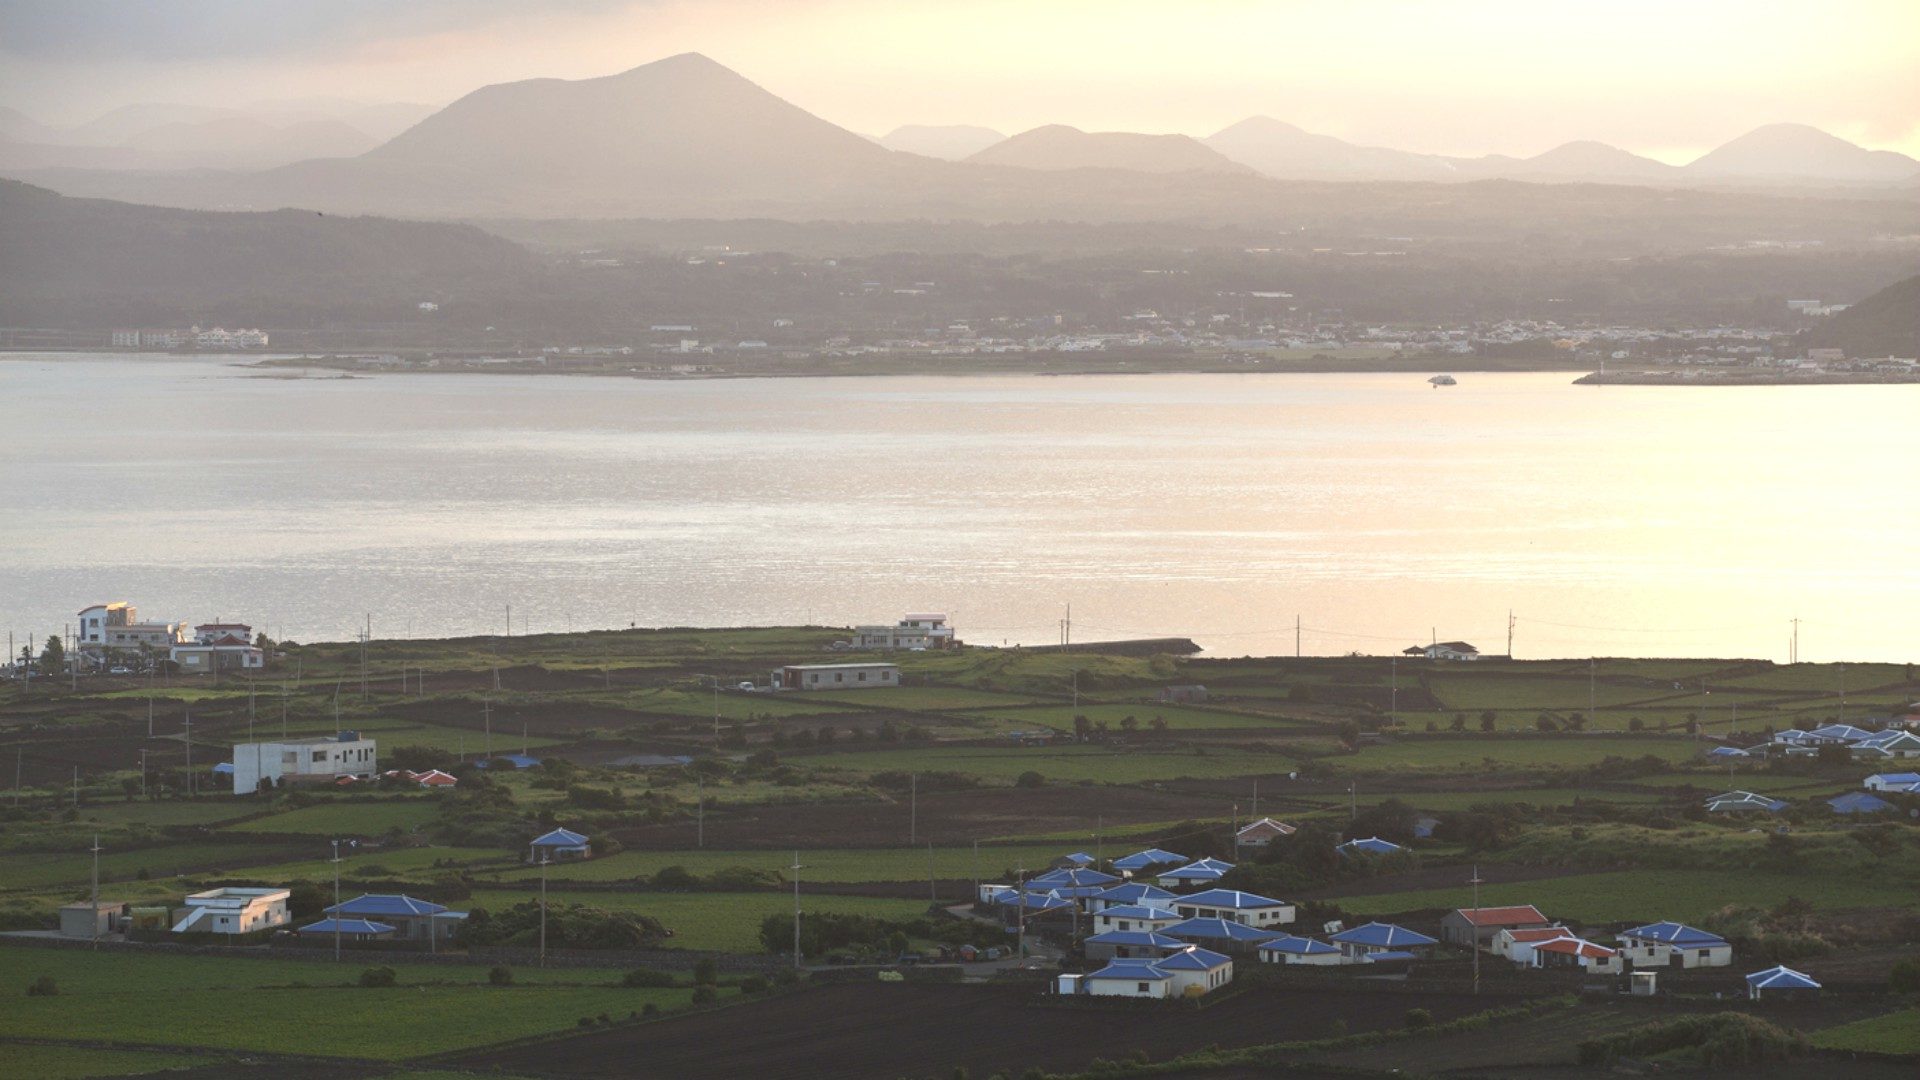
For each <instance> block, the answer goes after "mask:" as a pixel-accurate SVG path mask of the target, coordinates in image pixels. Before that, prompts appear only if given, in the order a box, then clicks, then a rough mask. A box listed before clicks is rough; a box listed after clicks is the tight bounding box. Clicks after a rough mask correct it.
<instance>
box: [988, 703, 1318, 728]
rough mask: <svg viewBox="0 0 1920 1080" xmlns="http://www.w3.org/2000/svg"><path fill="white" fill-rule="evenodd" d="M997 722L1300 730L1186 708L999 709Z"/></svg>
mask: <svg viewBox="0 0 1920 1080" xmlns="http://www.w3.org/2000/svg"><path fill="white" fill-rule="evenodd" d="M988 715H990V716H991V717H993V718H994V719H997V720H1001V721H1005V722H1006V723H1008V724H1011V725H1015V726H1025V727H1036V726H1037V727H1049V728H1052V729H1054V730H1055V731H1072V730H1073V726H1074V720H1073V718H1074V717H1076V716H1084V717H1086V718H1087V722H1088V723H1091V724H1100V723H1105V724H1106V726H1107V728H1108V730H1110V731H1125V730H1128V726H1127V723H1126V721H1127V718H1128V717H1132V718H1133V724H1132V727H1133V728H1134V729H1137V730H1140V731H1150V730H1156V726H1155V724H1154V721H1156V720H1158V721H1160V722H1161V723H1162V724H1164V725H1165V726H1166V730H1168V731H1204V730H1209V729H1215V728H1262V729H1266V730H1279V729H1282V728H1287V727H1297V726H1299V725H1298V723H1297V722H1295V723H1289V722H1288V721H1285V720H1281V719H1279V718H1277V717H1272V716H1246V715H1242V714H1239V713H1230V712H1214V711H1212V710H1208V709H1194V708H1188V707H1186V706H1182V705H1155V704H1147V703H1142V704H1139V705H1082V706H1080V707H1079V708H1077V709H1076V708H1074V707H1073V706H1071V705H1048V706H1039V707H1036V708H1028V709H1012V710H1009V709H996V710H994V711H993V712H992V713H990V714H988Z"/></svg>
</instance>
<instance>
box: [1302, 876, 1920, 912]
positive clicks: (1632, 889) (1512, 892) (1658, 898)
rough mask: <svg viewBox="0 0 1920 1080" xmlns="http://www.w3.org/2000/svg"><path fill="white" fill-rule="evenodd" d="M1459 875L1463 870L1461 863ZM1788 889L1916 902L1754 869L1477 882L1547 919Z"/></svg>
mask: <svg viewBox="0 0 1920 1080" xmlns="http://www.w3.org/2000/svg"><path fill="white" fill-rule="evenodd" d="M1462 876H1463V877H1464V876H1466V872H1465V871H1464V870H1463V871H1462ZM1790 896H1797V897H1799V898H1801V899H1803V900H1808V901H1811V902H1812V903H1813V905H1814V906H1815V908H1816V909H1819V910H1823V911H1831V910H1836V909H1845V908H1860V907H1911V906H1914V905H1915V904H1916V903H1917V902H1920V901H1917V900H1916V897H1915V894H1914V892H1913V890H1912V889H1909V888H1903V887H1901V886H1899V885H1897V884H1884V883H1880V882H1875V881H1867V880H1858V879H1847V880H1835V879H1832V878H1829V877H1792V876H1787V875H1782V874H1769V873H1765V872H1761V871H1755V870H1622V871H1613V872H1609V873H1600V874H1575V875H1570V876H1568V877H1559V878H1547V879H1544V880H1540V881H1521V882H1511V883H1506V884H1498V885H1482V886H1481V887H1480V902H1481V903H1482V904H1484V905H1488V906H1493V905H1499V904H1533V905H1534V906H1536V907H1538V908H1539V909H1540V910H1541V911H1543V912H1545V913H1546V914H1547V915H1548V917H1550V918H1556V919H1567V920H1570V921H1574V922H1586V923H1612V922H1655V921H1658V920H1660V919H1675V920H1680V921H1687V920H1693V921H1698V920H1700V919H1702V918H1704V917H1705V916H1707V915H1709V914H1711V913H1713V912H1715V911H1718V910H1720V909H1721V908H1723V907H1726V906H1727V905H1728V904H1736V903H1737V904H1742V905H1757V906H1763V907H1772V906H1775V905H1778V904H1779V903H1781V902H1782V901H1784V900H1786V899H1787V898H1788V897H1790ZM1334 902H1335V903H1337V904H1339V905H1340V906H1341V907H1342V908H1343V909H1345V910H1346V911H1348V912H1350V913H1352V914H1355V915H1378V914H1382V913H1385V912H1394V911H1415V910H1425V909H1429V908H1437V909H1451V908H1457V907H1464V906H1467V905H1470V904H1472V903H1473V890H1472V889H1471V888H1469V887H1467V886H1466V885H1462V886H1460V887H1459V888H1456V889H1427V890H1421V891H1418V892H1402V893H1386V894H1382V895H1376V896H1356V897H1349V898H1346V899H1342V900H1336V901H1334Z"/></svg>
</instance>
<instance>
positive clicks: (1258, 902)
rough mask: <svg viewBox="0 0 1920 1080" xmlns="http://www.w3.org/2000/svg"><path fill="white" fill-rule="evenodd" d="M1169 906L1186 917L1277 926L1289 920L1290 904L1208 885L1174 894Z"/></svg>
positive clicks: (1268, 897) (1291, 919)
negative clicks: (1200, 889)
mask: <svg viewBox="0 0 1920 1080" xmlns="http://www.w3.org/2000/svg"><path fill="white" fill-rule="evenodd" d="M1170 905H1171V906H1172V908H1173V910H1175V911H1177V912H1179V913H1180V915H1181V916H1182V917H1183V918H1188V919H1232V920H1233V921H1234V922H1237V923H1242V924H1244V925H1247V926H1253V927H1269V926H1280V925H1284V924H1286V923H1290V922H1292V921H1293V915H1294V908H1293V905H1292V904H1290V903H1288V902H1287V901H1285V900H1275V899H1273V898H1272V897H1270V896H1261V895H1260V894H1258V893H1250V892H1241V891H1239V890H1238V889H1208V890H1206V891H1205V892H1197V893H1192V894H1190V895H1187V896H1179V897H1175V898H1174V899H1173V900H1172V901H1170Z"/></svg>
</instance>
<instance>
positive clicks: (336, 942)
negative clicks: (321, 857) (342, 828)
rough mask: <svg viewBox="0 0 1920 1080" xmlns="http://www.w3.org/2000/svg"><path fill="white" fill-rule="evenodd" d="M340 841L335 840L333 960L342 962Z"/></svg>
mask: <svg viewBox="0 0 1920 1080" xmlns="http://www.w3.org/2000/svg"><path fill="white" fill-rule="evenodd" d="M342 914H343V912H341V910H340V841H338V840H335V841H334V842H333V962H334V963H336V964H337V963H339V962H340V916H341V915H342Z"/></svg>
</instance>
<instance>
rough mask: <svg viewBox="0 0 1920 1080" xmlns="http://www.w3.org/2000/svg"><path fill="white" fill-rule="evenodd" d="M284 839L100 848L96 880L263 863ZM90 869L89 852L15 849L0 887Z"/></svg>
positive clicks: (36, 885) (56, 881) (69, 880)
mask: <svg viewBox="0 0 1920 1080" xmlns="http://www.w3.org/2000/svg"><path fill="white" fill-rule="evenodd" d="M286 851H287V848H286V846H285V845H283V844H251V843H248V844H208V843H191V844H172V845H169V846H167V847H160V848H151V849H147V850H141V851H112V850H108V851H104V852H102V853H101V855H100V880H102V881H125V880H129V879H131V878H134V877H137V876H139V872H140V871H142V870H145V871H146V872H147V876H148V877H149V878H168V877H174V876H176V875H179V874H185V873H198V872H201V871H205V870H213V869H228V868H232V867H239V866H248V865H251V864H254V863H262V862H266V861H268V860H271V859H274V858H277V857H279V856H281V855H283V854H284V853H285V852H286ZM92 874H93V857H92V856H91V855H83V854H75V855H46V854H32V853H20V854H13V855H4V856H0V889H5V890H9V891H10V890H15V889H43V888H47V887H49V886H55V885H78V884H84V883H85V882H86V881H88V880H89V878H90V877H91V876H92Z"/></svg>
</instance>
